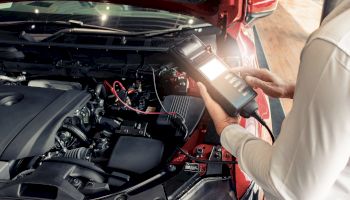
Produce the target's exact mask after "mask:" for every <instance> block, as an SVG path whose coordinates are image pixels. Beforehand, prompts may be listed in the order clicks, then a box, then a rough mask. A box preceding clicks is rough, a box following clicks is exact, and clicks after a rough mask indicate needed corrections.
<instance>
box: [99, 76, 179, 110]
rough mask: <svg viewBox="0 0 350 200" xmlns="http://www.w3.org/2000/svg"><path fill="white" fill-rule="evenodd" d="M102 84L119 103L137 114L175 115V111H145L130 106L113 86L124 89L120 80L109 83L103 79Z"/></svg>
mask: <svg viewBox="0 0 350 200" xmlns="http://www.w3.org/2000/svg"><path fill="white" fill-rule="evenodd" d="M104 84H105V85H106V86H107V87H108V88H109V90H110V91H111V92H112V94H113V95H114V96H115V97H116V98H117V100H118V102H120V103H121V104H123V105H124V106H125V107H126V108H127V109H129V110H132V111H135V112H136V113H139V114H144V115H165V114H166V115H176V113H175V112H146V111H142V110H139V109H136V108H133V107H132V106H130V105H128V104H127V103H126V102H124V101H123V100H122V99H121V98H120V97H119V95H118V93H117V91H116V90H115V86H116V84H118V86H119V87H120V89H121V90H125V87H124V86H123V84H122V83H121V82H120V81H114V82H113V85H111V84H110V83H108V81H106V80H105V81H104Z"/></svg>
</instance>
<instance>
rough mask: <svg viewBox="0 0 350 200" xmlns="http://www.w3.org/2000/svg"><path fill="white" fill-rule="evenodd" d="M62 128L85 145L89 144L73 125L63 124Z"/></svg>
mask: <svg viewBox="0 0 350 200" xmlns="http://www.w3.org/2000/svg"><path fill="white" fill-rule="evenodd" d="M62 127H63V128H65V129H67V130H68V131H69V132H71V133H73V134H74V135H75V136H77V137H78V138H79V139H80V140H81V141H83V142H84V143H85V144H87V145H90V142H89V140H88V138H87V137H86V135H85V133H83V132H82V131H81V130H80V129H79V128H78V127H76V126H74V125H73V124H63V126H62Z"/></svg>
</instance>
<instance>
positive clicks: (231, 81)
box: [229, 77, 238, 84]
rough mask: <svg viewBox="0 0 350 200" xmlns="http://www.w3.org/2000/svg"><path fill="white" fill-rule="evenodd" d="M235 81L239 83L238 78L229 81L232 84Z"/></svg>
mask: <svg viewBox="0 0 350 200" xmlns="http://www.w3.org/2000/svg"><path fill="white" fill-rule="evenodd" d="M235 81H238V80H237V78H236V77H232V78H231V80H230V81H229V83H230V84H233V83H234V82H235Z"/></svg>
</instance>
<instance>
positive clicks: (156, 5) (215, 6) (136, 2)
mask: <svg viewBox="0 0 350 200" xmlns="http://www.w3.org/2000/svg"><path fill="white" fill-rule="evenodd" d="M13 1H17V2H22V1H25V0H12V1H11V2H13ZM5 2H10V1H7V0H0V3H5ZM87 2H103V3H115V4H125V5H133V6H138V7H146V8H153V9H159V10H166V11H170V12H175V13H181V14H186V15H190V16H194V17H197V18H199V19H202V20H204V21H206V22H209V23H211V24H213V25H215V26H218V27H221V28H223V27H228V26H229V25H230V24H232V23H234V22H244V23H249V22H251V21H253V20H254V19H256V18H260V17H264V16H267V15H269V14H270V13H271V12H272V11H273V10H275V9H276V6H277V2H278V0H148V1H140V0H103V1H101V0H89V1H87Z"/></svg>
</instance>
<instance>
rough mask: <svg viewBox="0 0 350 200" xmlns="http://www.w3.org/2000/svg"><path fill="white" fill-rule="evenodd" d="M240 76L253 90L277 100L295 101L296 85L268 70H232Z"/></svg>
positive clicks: (240, 68) (243, 68) (244, 68)
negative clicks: (259, 90) (287, 99)
mask: <svg viewBox="0 0 350 200" xmlns="http://www.w3.org/2000/svg"><path fill="white" fill-rule="evenodd" d="M232 71H233V72H234V73H236V74H239V75H240V76H241V77H242V78H243V79H245V81H246V82H247V83H248V85H250V86H251V87H253V88H260V89H262V90H263V91H264V93H265V94H267V95H268V96H271V97H275V98H290V99H293V96H294V90H295V83H291V82H288V81H285V80H283V79H281V78H280V77H278V76H277V75H276V74H273V73H272V72H270V71H269V70H266V69H254V68H247V67H239V68H235V69H233V70H232Z"/></svg>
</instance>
